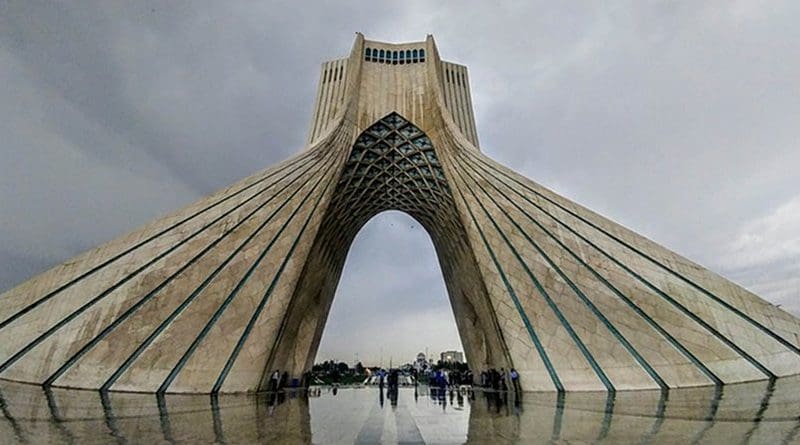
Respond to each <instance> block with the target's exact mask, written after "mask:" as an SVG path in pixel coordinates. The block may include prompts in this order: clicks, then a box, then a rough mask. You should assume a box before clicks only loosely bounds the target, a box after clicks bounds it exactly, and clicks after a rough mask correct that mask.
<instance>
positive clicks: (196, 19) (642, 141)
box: [0, 0, 800, 364]
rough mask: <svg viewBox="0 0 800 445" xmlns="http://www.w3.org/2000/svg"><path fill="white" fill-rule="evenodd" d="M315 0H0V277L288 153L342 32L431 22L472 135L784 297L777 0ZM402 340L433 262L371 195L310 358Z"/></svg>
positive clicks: (793, 115) (442, 304)
mask: <svg viewBox="0 0 800 445" xmlns="http://www.w3.org/2000/svg"><path fill="white" fill-rule="evenodd" d="M318 3H319V4H317V6H315V7H310V6H308V5H301V2H294V1H285V2H273V3H272V4H270V3H269V2H262V3H258V4H257V3H255V2H241V3H239V2H232V1H224V2H220V1H208V2H200V1H193V2H178V1H172V2H162V1H157V2H147V1H136V2H127V4H126V5H124V6H121V2H111V1H97V2H95V3H94V4H93V3H92V2H89V1H83V2H75V3H71V2H57V3H54V4H48V3H45V2H39V1H33V0H20V1H13V0H4V1H0V153H2V158H0V290H5V289H8V288H11V287H13V286H14V285H15V284H17V283H19V282H21V281H23V280H24V279H26V278H28V277H30V276H32V275H34V274H36V273H38V272H41V271H44V270H46V269H47V268H49V267H51V266H54V265H55V264H57V263H59V262H61V261H64V260H66V259H68V258H70V257H72V256H74V255H76V254H78V253H80V252H82V251H84V250H87V249H89V248H92V247H94V246H96V245H98V244H100V243H102V242H104V241H107V240H109V239H112V238H114V237H116V236H118V235H121V234H123V233H125V232H127V231H129V230H131V229H134V228H136V227H137V226H139V225H141V224H144V223H146V222H147V221H149V220H151V219H153V218H156V217H158V216H160V215H163V214H165V213H167V212H170V211H172V210H174V209H176V208H178V207H181V206H183V205H186V204H188V203H190V202H192V201H194V200H196V199H198V198H199V197H201V196H203V195H206V194H209V193H211V192H213V191H214V190H216V189H218V188H221V187H224V186H226V185H228V184H230V183H232V182H234V181H236V180H238V179H240V178H242V177H245V176H247V175H249V174H252V173H254V172H255V171H257V170H260V169H261V168H262V167H266V166H269V165H271V164H273V163H276V162H278V161H280V160H282V159H285V158H287V157H289V156H290V155H292V154H293V153H296V152H298V151H299V150H300V149H302V147H303V143H304V141H305V139H306V136H307V132H308V124H309V121H310V117H311V112H312V106H313V100H314V95H315V92H316V81H317V79H318V70H319V64H320V63H321V62H322V61H324V60H327V59H334V58H339V57H343V56H346V55H347V54H348V52H349V49H350V46H351V45H352V42H353V38H354V35H353V33H354V32H356V31H361V32H363V33H364V34H365V36H366V37H367V38H369V39H375V40H385V41H390V42H403V41H419V40H423V39H424V38H425V35H426V34H428V33H431V34H434V36H435V38H436V41H437V43H438V45H439V50H440V53H441V54H442V57H443V58H444V59H446V60H449V61H453V62H457V63H462V64H465V65H467V66H468V67H469V70H470V75H471V80H472V85H471V87H472V94H473V104H474V107H475V115H476V119H477V125H478V134H479V138H480V140H481V145H482V148H483V151H484V152H485V153H486V154H488V155H489V156H491V157H493V158H495V159H497V160H499V161H501V162H503V163H505V164H509V165H513V166H514V167H515V168H516V169H517V170H519V171H521V172H522V173H524V174H525V175H527V176H529V177H530V178H532V179H534V180H536V181H538V182H539V183H542V184H544V185H546V186H548V187H550V188H552V189H553V190H555V191H556V192H558V193H560V194H562V195H565V196H567V197H568V198H571V199H573V200H575V201H577V202H579V203H581V204H583V205H586V206H588V207H589V208H592V209H594V210H596V211H598V212H600V213H601V214H604V215H606V216H608V217H610V218H612V219H614V220H616V221H617V222H619V223H622V224H624V225H626V226H628V227H630V228H632V229H634V230H636V231H638V232H639V233H642V234H643V235H646V236H648V237H650V238H652V239H654V240H655V241H657V242H659V243H662V244H664V245H666V246H667V247H670V248H671V249H673V250H675V251H677V252H679V253H681V254H683V255H685V256H687V257H689V258H691V259H693V260H695V261H697V262H699V263H701V264H703V265H705V266H707V267H709V268H710V269H712V270H714V271H716V272H718V273H721V274H722V275H724V276H727V277H729V278H731V279H733V280H734V281H736V282H738V283H740V284H742V285H744V286H746V287H747V288H749V289H751V290H753V291H754V292H756V293H759V294H760V295H762V296H763V297H764V298H766V299H768V300H769V301H771V302H773V303H776V304H781V305H782V306H783V307H784V308H786V309H788V310H790V311H791V312H793V313H794V314H796V315H797V314H800V26H798V23H800V2H797V1H785V2H781V1H771V2H755V1H752V2H748V1H726V2H710V1H709V2H698V1H687V2H677V1H669V2H666V1H665V2H640V1H631V2H585V3H584V4H580V3H579V2H552V1H541V2H534V1H530V0H526V1H517V2H507V3H504V6H503V5H497V4H496V3H490V2H485V1H480V2H466V1H452V2H436V5H435V6H432V5H429V3H432V2H421V1H420V2H416V1H403V2H393V3H392V4H391V5H387V6H377V5H376V2H352V1H337V2H325V3H323V2H318ZM567 3H569V4H567ZM601 3H602V4H603V7H602V8H601V7H600V4H601ZM426 347H427V348H429V351H430V352H431V353H436V354H438V352H440V351H442V350H444V349H450V348H456V349H460V348H461V345H460V342H459V340H458V335H457V331H456V327H455V322H454V320H453V315H452V312H451V310H450V307H449V302H448V300H447V296H446V293H445V289H444V283H443V281H442V278H441V272H440V271H439V267H438V262H437V260H436V257H435V253H434V251H433V246H432V244H431V241H430V239H429V238H428V236H427V234H426V233H425V232H424V231H423V229H422V228H421V227H420V226H419V224H417V223H415V222H414V221H413V220H412V219H411V218H409V217H407V216H405V215H403V214H400V213H396V212H390V213H386V214H383V215H380V216H378V217H377V218H375V219H374V220H372V221H371V222H370V223H368V224H367V226H366V227H365V228H364V229H363V231H362V232H361V233H360V234H359V236H358V237H357V239H356V241H355V244H354V246H353V249H352V250H351V252H350V255H349V256H348V261H347V264H346V266H345V271H344V275H343V277H342V281H341V284H340V287H339V290H338V292H337V298H336V300H335V301H334V305H333V308H332V311H331V316H330V318H329V320H328V325H327V328H326V331H325V333H324V336H323V342H322V346H321V350H320V353H319V355H318V359H319V360H322V359H328V358H337V359H339V360H346V361H352V360H353V359H354V358H355V354H358V357H359V358H360V359H361V360H364V361H365V362H369V363H372V362H377V361H378V360H380V358H381V357H383V359H384V362H385V364H388V360H389V357H393V360H394V363H398V362H400V361H402V362H405V361H410V360H411V359H412V358H413V356H414V355H415V354H416V352H418V351H421V350H425V348H426ZM382 350H383V352H381V351H382Z"/></svg>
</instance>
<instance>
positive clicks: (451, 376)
mask: <svg viewBox="0 0 800 445" xmlns="http://www.w3.org/2000/svg"><path fill="white" fill-rule="evenodd" d="M376 377H377V378H378V379H377V380H378V385H379V386H380V388H381V389H383V388H384V387H385V386H386V387H388V389H389V391H396V390H397V389H398V387H399V386H400V385H399V381H400V370H398V369H391V370H389V371H388V372H387V371H385V370H383V369H381V370H379V371H377V375H376ZM313 378H314V377H313V374H312V373H311V372H306V373H304V374H303V376H302V378H301V379H299V380H298V379H290V377H289V373H288V372H286V371H284V372H283V373H281V372H280V371H279V370H277V369H276V370H275V371H274V372H273V373H272V374H271V375H270V379H269V385H268V390H269V391H272V392H275V391H281V390H283V389H284V388H304V389H308V388H309V387H310V386H311V383H312V380H313ZM411 380H413V382H414V385H415V386H416V385H417V383H418V376H417V373H413V375H412V376H411ZM404 384H405V383H404ZM475 384H477V386H480V387H481V388H483V389H484V390H493V391H514V392H521V391H522V388H521V386H520V384H519V373H518V372H517V371H516V370H515V369H514V368H511V369H510V370H508V371H506V370H505V369H504V368H500V369H499V370H497V369H495V368H489V369H487V370H484V371H481V373H480V376H479V381H478V382H475V381H474V376H473V374H472V371H471V370H458V369H454V370H450V371H446V370H443V369H436V370H434V371H432V372H431V373H430V374H429V375H428V385H429V386H430V387H432V388H437V389H439V390H445V389H447V388H451V389H453V388H455V389H458V388H461V387H462V386H475Z"/></svg>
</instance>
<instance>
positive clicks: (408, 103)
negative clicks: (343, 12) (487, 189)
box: [309, 33, 478, 148]
mask: <svg viewBox="0 0 800 445" xmlns="http://www.w3.org/2000/svg"><path fill="white" fill-rule="evenodd" d="M391 112H397V113H399V114H401V115H403V116H405V117H407V118H408V119H410V120H411V121H412V122H413V123H414V124H415V125H417V126H419V127H420V128H421V129H423V130H424V131H426V132H428V131H433V130H434V129H436V128H441V127H447V128H449V129H450V130H451V131H452V132H453V133H455V134H456V135H457V137H459V136H460V137H463V138H464V139H465V141H466V142H468V143H469V144H470V145H472V146H474V147H475V148H477V147H478V132H477V129H476V126H475V115H474V113H473V110H472V96H471V93H470V88H469V75H468V72H467V67H466V66H464V65H459V64H455V63H451V62H446V61H443V60H441V58H440V57H439V52H438V50H437V48H436V43H435V42H434V40H433V36H431V35H428V36H427V37H426V39H425V40H423V41H417V42H407V43H387V42H380V41H376V40H367V39H365V38H364V36H363V35H362V34H361V33H356V39H355V42H354V43H353V48H352V50H351V52H350V55H349V56H348V57H345V58H342V59H334V60H330V61H327V62H324V63H323V64H322V68H321V70H320V78H319V87H318V89H317V98H316V102H315V106H314V114H313V116H312V122H311V130H310V133H309V144H313V143H315V142H317V141H319V140H321V139H322V138H323V137H325V135H327V134H329V133H330V132H331V131H333V129H334V128H336V127H337V126H339V125H356V127H357V128H356V131H355V132H354V133H355V134H358V133H360V132H361V131H363V130H364V129H366V128H367V127H368V126H369V125H371V124H372V123H373V122H375V121H376V120H378V119H380V118H381V117H383V116H386V115H387V114H389V113H391Z"/></svg>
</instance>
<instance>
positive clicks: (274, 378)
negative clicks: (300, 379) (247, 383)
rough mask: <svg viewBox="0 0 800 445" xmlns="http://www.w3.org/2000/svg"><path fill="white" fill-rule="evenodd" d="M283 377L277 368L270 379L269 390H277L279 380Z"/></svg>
mask: <svg viewBox="0 0 800 445" xmlns="http://www.w3.org/2000/svg"><path fill="white" fill-rule="evenodd" d="M280 378H281V373H280V372H278V370H277V369H276V370H275V372H273V373H272V377H270V379H269V390H270V391H272V392H275V391H277V390H278V380H280Z"/></svg>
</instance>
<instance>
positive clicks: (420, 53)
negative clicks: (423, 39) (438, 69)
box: [419, 49, 425, 62]
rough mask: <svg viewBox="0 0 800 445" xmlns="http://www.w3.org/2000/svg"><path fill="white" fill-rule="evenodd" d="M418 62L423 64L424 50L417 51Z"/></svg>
mask: <svg viewBox="0 0 800 445" xmlns="http://www.w3.org/2000/svg"><path fill="white" fill-rule="evenodd" d="M419 61H420V62H424V61H425V50H424V49H421V50H419Z"/></svg>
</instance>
